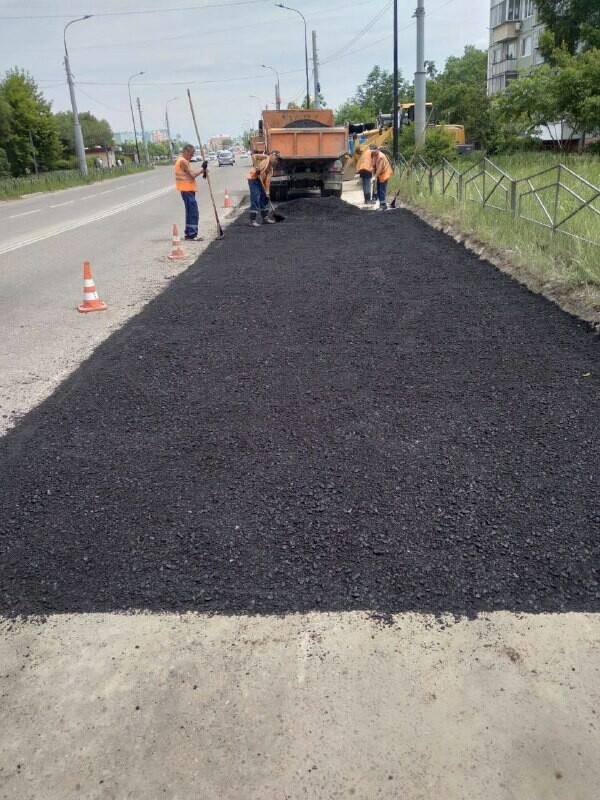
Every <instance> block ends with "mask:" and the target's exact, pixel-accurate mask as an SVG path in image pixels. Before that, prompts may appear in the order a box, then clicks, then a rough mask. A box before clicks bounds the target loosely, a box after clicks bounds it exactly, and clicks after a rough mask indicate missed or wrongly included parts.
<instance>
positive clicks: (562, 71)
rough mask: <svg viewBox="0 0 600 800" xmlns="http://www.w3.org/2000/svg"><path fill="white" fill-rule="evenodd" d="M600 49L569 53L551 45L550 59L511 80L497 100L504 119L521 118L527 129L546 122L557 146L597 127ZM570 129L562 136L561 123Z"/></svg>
mask: <svg viewBox="0 0 600 800" xmlns="http://www.w3.org/2000/svg"><path fill="white" fill-rule="evenodd" d="M598 86H600V50H598V49H593V50H587V51H584V52H581V53H579V54H577V55H571V54H570V53H568V52H567V49H566V48H564V47H560V48H555V50H554V51H553V54H552V63H549V64H542V65H541V66H539V67H538V68H537V69H535V70H534V71H533V72H532V73H531V74H530V75H528V76H526V77H524V78H522V79H521V80H518V81H512V82H511V83H510V84H509V85H508V87H507V89H506V91H505V92H504V93H503V95H501V96H500V97H499V98H498V100H497V105H498V108H499V110H500V113H501V115H502V116H503V117H504V118H505V119H507V120H509V121H510V120H512V121H515V120H525V121H526V122H525V128H526V132H528V133H535V132H536V131H538V129H539V128H540V127H543V126H546V127H547V129H548V131H549V133H550V136H551V137H552V138H553V140H554V144H555V146H556V147H557V148H559V149H563V148H565V147H567V146H568V145H569V142H570V138H572V136H573V135H574V134H575V133H583V132H585V131H592V130H597V129H598V128H600V95H599V94H598ZM563 126H567V127H568V128H570V129H571V130H572V134H571V137H569V138H568V139H566V140H565V139H562V138H561V136H560V135H559V130H560V129H561V127H563Z"/></svg>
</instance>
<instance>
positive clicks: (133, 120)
mask: <svg viewBox="0 0 600 800" xmlns="http://www.w3.org/2000/svg"><path fill="white" fill-rule="evenodd" d="M143 74H144V72H143V70H142V72H136V73H135V75H132V76H131V77H130V78H129V80H128V81H127V91H128V92H129V108H130V109H131V122H132V123H133V138H134V139H135V149H136V152H137V157H138V164H141V159H140V147H139V145H138V140H137V129H136V127H135V114H134V113H133V102H132V100H131V81H132V80H133V78H137V77H138V76H139V75H143Z"/></svg>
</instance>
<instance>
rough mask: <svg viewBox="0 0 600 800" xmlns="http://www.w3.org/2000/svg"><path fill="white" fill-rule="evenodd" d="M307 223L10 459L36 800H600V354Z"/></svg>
mask: <svg viewBox="0 0 600 800" xmlns="http://www.w3.org/2000/svg"><path fill="white" fill-rule="evenodd" d="M284 213H285V215H286V217H287V219H286V221H285V223H283V224H281V225H273V226H268V227H265V228H261V229H253V228H252V229H251V228H249V227H247V226H243V225H242V224H239V225H237V224H234V225H232V226H231V227H230V228H229V230H228V232H227V236H226V239H225V240H224V241H223V242H215V243H213V244H212V245H211V246H210V248H209V249H208V250H207V252H206V253H204V255H203V256H202V258H200V259H199V260H198V262H197V263H196V264H195V265H194V266H193V267H192V268H191V269H189V270H188V271H187V272H186V273H185V274H183V275H180V276H179V278H178V279H177V280H175V281H173V282H172V284H171V285H170V286H169V287H168V289H167V290H166V291H165V292H164V293H163V294H162V295H161V296H160V297H159V298H158V299H157V300H156V301H155V302H154V303H152V304H150V305H148V306H147V307H146V308H145V309H144V311H143V312H142V313H141V314H140V315H139V316H138V317H137V318H135V319H133V320H131V321H130V322H129V323H128V324H127V325H126V326H125V327H124V328H123V329H122V330H121V331H119V332H117V333H116V334H115V336H114V337H111V339H110V340H109V341H107V342H106V343H105V344H104V346H103V347H102V348H99V349H98V351H97V352H96V353H95V354H94V355H93V357H92V358H91V359H90V360H89V361H88V362H86V363H85V364H84V365H82V367H81V368H80V369H79V370H77V372H76V373H75V374H74V375H73V376H72V377H71V378H70V379H69V380H68V381H67V382H66V383H65V384H64V385H63V386H62V387H61V389H60V390H59V391H58V392H57V393H56V394H55V396H54V397H53V398H51V399H50V400H49V401H48V402H46V403H44V404H43V405H42V406H41V407H40V408H38V409H36V410H35V411H34V412H33V413H32V414H31V415H29V416H28V417H27V419H26V420H24V421H23V422H22V423H21V424H20V425H19V426H18V427H17V428H16V429H15V430H14V431H12V432H10V433H9V434H8V436H6V437H4V439H2V440H0V456H1V457H0V481H1V483H2V487H3V493H2V495H1V496H0V546H1V548H2V552H1V553H0V586H1V587H2V589H1V592H0V603H1V605H0V608H1V609H2V611H3V612H4V613H5V614H6V616H7V617H8V620H7V622H6V623H5V624H4V628H3V633H4V640H3V642H2V644H1V646H0V657H1V669H0V695H1V696H2V702H3V705H4V708H3V711H4V717H3V719H4V721H5V725H4V731H5V733H4V738H3V741H2V745H3V747H2V748H0V785H1V786H2V789H3V791H4V795H5V797H6V798H11V800H12V798H15V797H18V798H19V800H37V798H38V797H41V796H43V797H44V798H45V800H71V798H73V800H75V798H80V797H86V798H102V800H104V799H105V798H119V800H120V798H140V799H141V798H144V800H145V799H146V798H149V799H150V800H154V798H159V797H168V798H172V800H178V798H182V799H183V798H185V800H187V799H188V798H196V797H198V798H219V800H259V799H260V800H265V799H268V800H280V799H281V800H283V798H289V799H290V800H299V799H300V798H310V800H330V799H331V800H333V798H339V800H348V798H351V797H356V798H361V799H362V798H364V800H371V799H372V798H384V799H385V800H397V798H399V797H401V798H402V799H403V800H439V798H444V800H465V798H469V800H515V798H518V800H540V799H541V798H543V799H544V800H596V797H597V787H598V785H600V765H599V761H598V758H597V753H598V748H599V746H600V736H599V731H598V719H597V708H598V705H599V703H600V694H599V687H600V682H599V681H598V675H599V669H600V668H599V663H598V653H600V621H599V617H598V613H597V612H598V609H599V607H600V590H599V586H598V584H599V581H598V564H599V560H598V527H599V523H600V517H599V515H598V505H597V500H598V481H597V465H598V425H597V421H598V417H599V416H600V405H599V393H598V370H599V362H598V344H597V339H596V338H595V337H594V335H593V334H592V332H591V331H590V330H589V328H588V327H587V326H586V325H584V324H582V323H579V322H577V321H576V320H574V319H572V318H570V317H568V316H567V315H565V314H563V313H562V312H560V311H559V310H558V309H557V308H556V307H554V306H552V305H551V304H550V303H548V302H546V301H545V300H544V299H542V298H539V297H536V296H534V295H532V294H531V293H529V292H527V291H525V290H523V289H522V288H521V287H519V286H518V285H516V284H515V283H513V282H512V281H510V280H509V279H508V278H507V277H506V276H504V275H502V274H500V273H498V272H496V271H495V270H494V269H493V268H492V267H491V266H490V265H489V264H486V263H484V262H482V261H480V260H479V259H478V258H477V257H476V256H475V255H473V254H471V253H468V252H466V251H465V250H464V249H463V248H462V247H461V246H459V245H457V244H456V243H455V242H454V241H453V240H451V239H450V238H448V237H446V236H444V235H443V234H441V233H439V232H436V231H433V230H431V229H430V228H428V227H427V226H426V225H425V224H424V223H422V222H420V221H419V220H417V219H415V218H414V217H413V216H412V215H410V214H409V213H407V212H405V211H397V212H390V213H388V214H380V213H379V212H373V213H371V212H366V213H362V212H359V211H358V210H353V209H348V208H347V207H345V206H343V205H342V204H340V203H339V202H338V201H334V200H330V201H313V202H312V203H311V202H309V201H299V202H295V201H293V202H291V203H289V204H288V205H287V206H286V207H285V211H284ZM131 610H138V611H140V612H144V613H139V614H131V613H124V612H128V611H129V612H130V611H131ZM149 612H152V613H149ZM166 612H171V613H166ZM207 612H208V613H207ZM19 613H21V614H37V615H40V616H43V619H44V620H45V622H44V623H43V624H40V622H41V620H40V619H38V620H37V621H36V622H22V621H19V620H16V619H15V617H16V615H18V614H19ZM7 732H8V733H7Z"/></svg>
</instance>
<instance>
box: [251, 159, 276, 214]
mask: <svg viewBox="0 0 600 800" xmlns="http://www.w3.org/2000/svg"><path fill="white" fill-rule="evenodd" d="M278 158H279V153H278V152H277V150H273V151H272V152H271V153H270V154H267V157H266V158H264V159H263V160H262V161H259V162H258V164H257V166H255V167H252V169H251V170H250V172H249V173H248V188H249V189H250V225H251V226H252V227H253V228H259V227H260V222H258V212H259V211H260V215H261V217H262V221H263V223H268V224H273V223H274V222H275V220H274V219H271V217H270V216H269V198H268V196H267V193H268V191H269V186H270V185H271V177H272V176H273V165H274V164H276V163H277V159H278Z"/></svg>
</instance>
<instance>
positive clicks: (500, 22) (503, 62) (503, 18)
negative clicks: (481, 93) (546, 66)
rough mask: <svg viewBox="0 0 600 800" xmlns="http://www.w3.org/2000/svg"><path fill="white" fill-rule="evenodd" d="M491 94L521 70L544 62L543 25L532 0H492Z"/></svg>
mask: <svg viewBox="0 0 600 800" xmlns="http://www.w3.org/2000/svg"><path fill="white" fill-rule="evenodd" d="M490 6H491V8H490V47H489V50H488V85H487V87H488V94H494V92H499V91H502V89H504V88H505V86H506V84H507V83H508V82H509V81H511V80H515V79H517V78H518V77H519V73H520V72H522V71H523V70H528V69H530V68H531V67H535V66H537V65H538V64H541V63H542V60H543V59H542V57H541V55H540V51H539V49H538V39H539V35H540V31H542V30H543V28H544V26H543V24H542V23H541V22H539V21H538V19H537V12H536V8H535V3H534V2H533V0H501V2H498V0H491V3H490Z"/></svg>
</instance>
